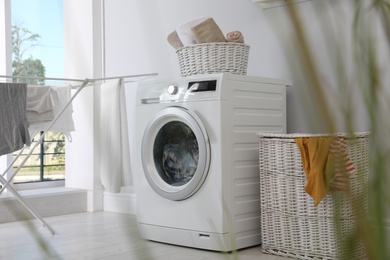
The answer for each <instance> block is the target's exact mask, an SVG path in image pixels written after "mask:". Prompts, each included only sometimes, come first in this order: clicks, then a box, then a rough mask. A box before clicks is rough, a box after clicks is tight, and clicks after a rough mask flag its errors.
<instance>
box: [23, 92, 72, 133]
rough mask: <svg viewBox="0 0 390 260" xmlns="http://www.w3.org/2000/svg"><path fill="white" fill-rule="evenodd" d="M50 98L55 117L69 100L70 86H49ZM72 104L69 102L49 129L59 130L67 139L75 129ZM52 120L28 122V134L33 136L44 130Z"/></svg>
mask: <svg viewBox="0 0 390 260" xmlns="http://www.w3.org/2000/svg"><path fill="white" fill-rule="evenodd" d="M49 88H50V99H51V103H52V106H53V111H54V116H55V117H57V116H58V115H59V114H60V113H61V111H62V109H63V108H64V107H65V106H66V105H67V104H68V103H69V102H70V100H71V97H72V94H71V86H64V87H57V86H50V87H49ZM72 114H73V106H72V103H69V105H68V107H67V108H66V109H65V110H64V112H63V114H62V115H61V116H59V117H58V119H57V120H56V122H55V123H54V124H53V125H52V126H51V127H50V129H49V131H52V132H61V133H64V134H65V135H66V137H67V138H68V140H71V139H72V137H71V132H73V131H75V126H74V121H73V116H72ZM52 122H53V120H50V121H48V122H42V123H37V124H30V127H29V132H30V136H31V137H34V136H35V135H36V134H37V133H39V132H40V131H46V130H47V129H48V127H49V126H50V124H51V123H52Z"/></svg>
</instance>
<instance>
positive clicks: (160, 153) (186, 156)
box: [142, 107, 210, 200]
mask: <svg viewBox="0 0 390 260" xmlns="http://www.w3.org/2000/svg"><path fill="white" fill-rule="evenodd" d="M142 165H143V169H144V173H145V177H146V179H147V181H148V183H149V184H150V186H151V187H152V188H153V190H154V191H155V192H157V193H158V194H159V195H160V196H162V197H164V198H166V199H170V200H184V199H186V198H189V197H190V196H192V195H194V194H195V193H196V191H197V190H199V188H200V187H201V186H202V184H203V182H204V180H205V179H206V177H207V174H208V170H209V165H210V143H209V138H208V136H207V133H206V130H205V128H204V126H203V124H202V122H201V121H200V119H199V118H198V117H197V116H196V115H195V114H194V113H191V112H190V111H188V110H186V109H184V108H181V107H168V108H165V109H163V110H161V111H160V112H159V113H157V114H156V115H155V116H154V117H153V118H152V119H151V120H150V121H149V123H148V125H147V127H146V131H145V133H144V136H143V139H142Z"/></svg>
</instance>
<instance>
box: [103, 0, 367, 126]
mask: <svg viewBox="0 0 390 260" xmlns="http://www.w3.org/2000/svg"><path fill="white" fill-rule="evenodd" d="M325 2H327V3H329V4H330V5H332V6H333V7H334V8H333V11H335V10H337V15H335V14H332V13H331V20H330V21H333V23H334V25H335V28H336V29H337V33H340V36H341V37H344V36H345V37H346V38H345V39H342V38H341V39H340V38H339V39H335V40H342V41H343V40H345V41H344V43H346V44H349V40H348V38H347V36H349V35H348V34H350V31H351V26H352V18H353V17H352V12H351V8H350V6H349V4H348V2H349V1H337V0H327V1H322V0H316V1H312V2H311V1H309V2H303V3H300V4H297V5H296V6H297V7H298V10H299V16H300V18H301V19H302V20H303V23H304V25H305V29H306V31H307V33H308V38H309V40H310V42H311V43H312V50H313V53H314V54H315V56H316V57H317V58H318V61H320V64H319V67H320V69H321V73H322V74H320V77H321V79H322V80H324V81H325V82H327V83H329V86H327V88H328V89H327V93H326V94H327V95H328V96H329V100H330V101H331V104H330V107H331V108H332V109H333V110H334V114H335V115H339V112H338V111H337V109H339V102H338V99H340V95H339V94H336V93H338V89H337V88H338V87H337V86H336V83H337V82H334V78H335V76H336V75H337V72H338V70H337V68H335V66H334V65H333V64H332V62H334V59H333V58H335V57H331V55H329V53H332V51H330V52H329V49H327V48H328V43H329V42H327V40H329V39H326V38H324V37H325V36H324V33H323V32H324V29H325V28H323V24H321V23H322V22H325V24H326V23H327V20H326V19H327V16H326V15H327V12H324V11H325V10H326V9H325V6H324V5H323V3H325ZM286 10H287V9H286V7H279V8H272V9H267V10H263V9H262V8H261V6H260V4H258V3H252V2H251V0H213V1H208V0H198V1H188V0H187V1H185V0H166V1H156V0H146V1H145V0H131V1H126V0H113V1H106V2H105V15H104V17H105V34H106V37H105V61H106V62H105V70H106V73H107V75H108V76H110V75H119V74H129V73H130V74H137V73H147V72H157V73H159V75H160V77H163V78H171V77H179V75H180V74H179V66H178V61H177V56H176V53H175V50H174V49H173V48H172V47H171V46H170V45H169V44H168V42H167V40H166V38H167V35H168V34H169V33H170V32H172V31H173V30H175V28H176V26H177V25H179V24H181V23H183V22H186V21H188V20H192V19H194V18H196V17H201V16H211V17H213V18H214V20H215V21H216V22H217V24H218V25H219V27H220V28H221V30H222V31H223V32H224V33H225V34H226V33H227V32H229V31H233V30H240V31H241V32H242V33H243V35H244V37H245V42H246V43H247V44H249V45H250V47H251V49H250V54H249V64H248V72H247V74H248V75H251V76H264V77H273V78H281V79H292V80H293V83H294V84H293V85H294V86H293V87H291V88H289V89H288V101H287V102H288V104H287V107H288V131H289V132H323V131H324V129H326V125H325V124H324V123H323V122H322V121H321V118H320V117H319V115H318V113H316V112H315V111H314V110H313V105H314V104H313V103H310V102H308V101H309V100H310V99H311V98H310V96H308V94H307V93H306V91H305V90H304V89H305V88H302V87H305V86H304V84H305V82H304V81H303V80H302V77H299V76H300V74H299V73H300V71H299V64H297V63H294V62H296V60H294V62H292V63H291V61H292V60H293V58H294V57H292V56H291V55H290V54H291V51H292V52H294V51H293V50H292V49H291V47H292V42H293V41H294V38H295V37H294V31H293V29H292V27H291V26H290V24H291V22H290V21H289V20H288V19H287V12H286ZM333 42H336V41H333ZM330 43H332V41H330ZM340 47H343V48H344V46H340ZM347 48H348V45H347ZM295 58H296V57H295ZM332 59H333V60H332ZM346 61H347V62H346V64H347V66H350V65H351V64H352V60H351V57H350V56H348V57H347V59H346ZM347 69H351V68H347ZM129 92H131V93H130V95H128V96H129V97H128V98H129V100H128V101H129V104H133V102H134V94H135V92H134V90H133V89H131V90H130V91H129ZM354 95H356V97H353V98H350V96H348V97H343V98H350V103H353V105H355V106H356V108H355V111H357V113H356V115H355V117H356V118H357V120H356V122H355V123H354V129H355V131H366V130H368V123H367V120H366V116H365V113H364V110H363V108H362V106H361V105H360V104H361V99H360V97H359V96H358V95H357V93H355V94H354ZM351 100H352V101H353V102H352V101H351ZM336 101H337V102H336ZM336 103H337V105H336ZM340 103H341V104H345V102H344V101H342V102H340ZM130 109H131V108H130ZM129 114H131V112H130V113H129ZM130 120H132V119H131V118H130ZM338 120H339V126H338V128H337V130H339V131H343V130H344V129H345V126H344V125H343V122H342V121H343V119H342V118H340V116H339V118H338ZM134 123H135V122H132V124H134Z"/></svg>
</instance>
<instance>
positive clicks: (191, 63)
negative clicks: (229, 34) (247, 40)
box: [176, 42, 249, 77]
mask: <svg viewBox="0 0 390 260" xmlns="http://www.w3.org/2000/svg"><path fill="white" fill-rule="evenodd" d="M176 53H177V56H178V58H179V66H180V72H181V76H182V77H186V76H191V75H197V74H213V73H224V72H230V73H233V74H238V75H246V70H247V67H248V56H249V45H246V44H242V43H229V42H217V43H202V44H194V45H189V46H185V47H181V48H179V49H177V51H176Z"/></svg>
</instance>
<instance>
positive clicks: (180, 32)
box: [176, 17, 210, 46]
mask: <svg viewBox="0 0 390 260" xmlns="http://www.w3.org/2000/svg"><path fill="white" fill-rule="evenodd" d="M209 18H210V17H201V18H196V19H194V20H191V21H188V22H185V23H182V24H180V25H178V26H177V27H176V32H177V36H178V37H179V39H180V41H181V42H182V43H183V46H188V45H192V44H196V40H195V38H194V35H193V34H192V31H191V28H192V27H194V26H196V25H198V24H200V23H201V22H203V21H205V20H207V19H209Z"/></svg>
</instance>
